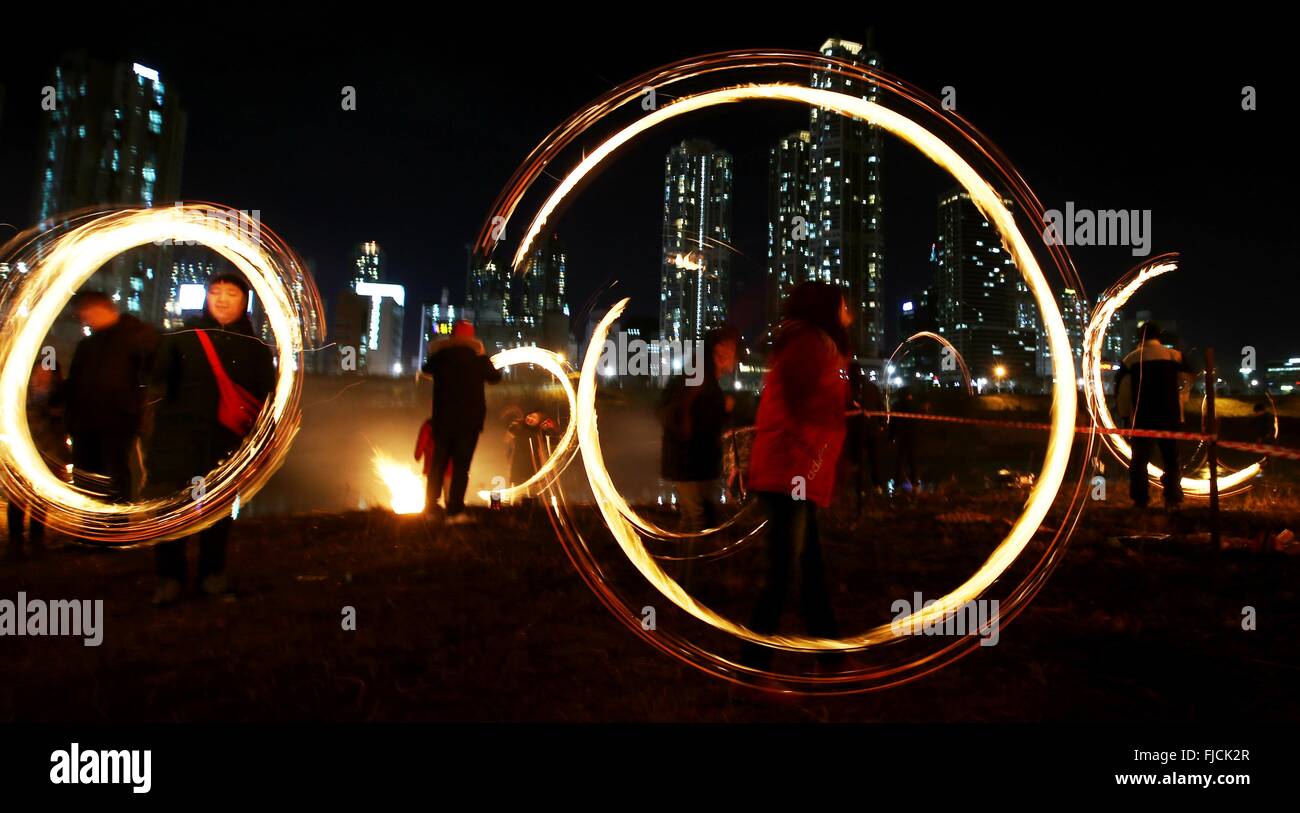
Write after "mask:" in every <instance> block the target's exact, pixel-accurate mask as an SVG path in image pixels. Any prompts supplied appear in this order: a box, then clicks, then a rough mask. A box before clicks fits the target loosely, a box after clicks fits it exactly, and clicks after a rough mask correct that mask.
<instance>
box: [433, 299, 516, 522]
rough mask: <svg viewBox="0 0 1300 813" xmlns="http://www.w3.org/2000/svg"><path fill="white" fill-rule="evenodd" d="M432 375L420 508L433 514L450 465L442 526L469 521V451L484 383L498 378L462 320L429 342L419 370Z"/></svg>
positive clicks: (480, 417) (483, 406) (479, 423)
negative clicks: (428, 450)
mask: <svg viewBox="0 0 1300 813" xmlns="http://www.w3.org/2000/svg"><path fill="white" fill-rule="evenodd" d="M422 369H423V371H424V372H425V373H428V374H429V375H431V376H433V465H432V467H431V474H432V476H430V477H429V480H428V499H427V500H426V502H425V510H426V511H427V512H429V513H432V512H433V510H434V506H435V505H437V502H438V497H439V496H440V495H441V494H442V492H443V488H442V482H441V476H440V474H441V472H442V471H443V470H444V469H445V468H446V466H447V461H449V460H450V461H451V481H450V483H449V485H448V486H447V488H446V495H445V498H444V502H445V507H446V511H447V523H448V524H449V525H456V524H460V523H462V522H468V521H469V516H468V515H467V514H466V513H465V489H466V488H468V487H469V466H470V463H471V462H472V461H473V459H474V447H475V446H477V445H478V436H479V434H480V433H482V431H483V421H484V419H485V418H486V417H487V398H486V397H485V395H484V393H483V387H484V385H485V384H495V383H497V382H498V381H500V380H501V371H500V370H498V369H496V368H495V367H493V366H492V361H491V360H490V359H489V358H488V357H487V355H486V354H485V353H484V350H483V343H482V342H480V341H479V340H478V339H476V338H474V326H473V325H472V324H470V323H469V322H466V321H464V320H461V321H459V322H457V323H456V324H455V325H453V326H452V330H451V336H450V337H448V338H446V339H442V340H440V341H437V342H434V343H433V344H432V345H431V346H430V348H429V358H428V359H426V360H425V362H424V367H423V368H422Z"/></svg>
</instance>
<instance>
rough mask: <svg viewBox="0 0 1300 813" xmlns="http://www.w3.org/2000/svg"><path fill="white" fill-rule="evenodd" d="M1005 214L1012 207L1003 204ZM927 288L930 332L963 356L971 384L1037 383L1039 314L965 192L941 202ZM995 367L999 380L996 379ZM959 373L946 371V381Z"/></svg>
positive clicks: (1024, 385) (1007, 201)
mask: <svg viewBox="0 0 1300 813" xmlns="http://www.w3.org/2000/svg"><path fill="white" fill-rule="evenodd" d="M1003 204H1005V205H1006V206H1007V208H1008V209H1010V208H1011V207H1012V205H1013V202H1012V201H1011V200H1010V199H1003ZM934 260H935V282H934V286H933V288H932V293H933V305H932V307H933V308H934V314H935V324H936V329H937V330H938V332H939V333H942V334H943V335H944V336H946V337H947V338H948V340H949V341H950V342H952V344H953V346H954V347H956V348H957V351H958V352H960V353H961V355H962V357H963V358H964V359H965V360H966V364H967V365H968V366H969V368H970V373H971V375H972V376H973V377H974V378H976V379H980V378H983V379H986V380H987V381H988V382H989V383H994V382H997V381H998V379H999V378H1000V379H1002V382H1003V383H1008V384H1011V385H1012V386H1014V387H1015V388H1016V389H1032V388H1036V387H1037V385H1038V377H1037V364H1036V362H1037V353H1038V335H1037V329H1036V320H1037V313H1036V311H1035V310H1034V302H1033V299H1032V298H1030V296H1029V290H1028V288H1027V286H1026V285H1025V283H1024V281H1023V280H1022V279H1021V277H1020V272H1019V271H1018V270H1017V268H1016V265H1015V262H1014V261H1013V260H1012V259H1011V255H1010V254H1009V253H1008V252H1007V251H1006V250H1005V249H1004V248H1003V247H1002V240H1001V238H1000V237H999V236H998V231H997V229H995V228H993V226H992V224H990V223H989V222H988V220H987V219H986V218H985V217H984V215H983V214H982V213H981V212H980V211H979V208H978V207H976V206H975V203H974V202H973V201H972V200H971V198H970V195H969V194H968V193H966V192H965V191H963V190H954V191H952V192H949V193H948V194H946V195H943V196H941V197H940V199H939V236H938V241H937V243H936V245H935V251H934ZM999 368H1001V370H1002V375H1001V376H999V375H998V374H997V371H998V369H999ZM959 376H960V373H959V372H957V371H952V370H948V371H947V374H945V375H941V378H942V379H943V380H944V381H945V383H946V382H950V381H955V380H957V379H958V378H959Z"/></svg>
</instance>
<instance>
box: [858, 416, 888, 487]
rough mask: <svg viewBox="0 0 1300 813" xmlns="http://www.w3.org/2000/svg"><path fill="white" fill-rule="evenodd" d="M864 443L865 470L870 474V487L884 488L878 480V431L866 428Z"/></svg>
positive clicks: (883, 484)
mask: <svg viewBox="0 0 1300 813" xmlns="http://www.w3.org/2000/svg"><path fill="white" fill-rule="evenodd" d="M864 441H865V443H864V444H863V447H864V451H865V452H866V459H867V469H868V471H870V472H871V485H873V486H875V487H876V488H884V486H885V483H884V481H883V480H881V478H880V430H878V429H876V428H874V427H871V426H868V427H867V432H866V435H865V437H864Z"/></svg>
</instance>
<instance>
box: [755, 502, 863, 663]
mask: <svg viewBox="0 0 1300 813" xmlns="http://www.w3.org/2000/svg"><path fill="white" fill-rule="evenodd" d="M758 497H759V499H760V500H761V501H762V503H763V506H764V507H765V508H766V509H767V518H768V519H767V522H768V525H767V529H768V530H767V539H766V546H765V552H766V555H767V575H766V578H765V580H764V583H763V589H762V590H761V591H760V592H759V595H758V603H757V604H755V605H754V613H753V615H752V616H751V617H750V622H749V628H750V629H751V630H753V631H754V632H757V633H759V634H762V635H771V634H772V633H774V632H776V629H777V625H778V624H779V623H780V621H781V612H782V610H784V609H785V601H786V597H787V596H788V594H789V592H790V583H791V581H792V580H793V575H794V568H795V561H796V560H798V563H799V572H800V580H799V594H800V605H801V606H800V612H801V614H802V615H803V620H804V626H805V628H806V629H807V631H808V634H809V635H811V636H814V637H817V638H837V637H839V631H838V627H837V625H836V623H835V613H834V611H833V610H832V609H831V599H830V594H829V593H828V592H827V591H826V569H825V566H824V565H823V563H822V549H821V542H820V540H819V539H818V535H817V506H816V505H814V504H813V503H812V502H809V501H808V500H796V499H794V498H793V497H790V496H789V495H787V494H773V493H766V492H762V493H759V494H758ZM741 660H742V662H743V663H745V664H746V665H748V666H752V667H755V668H759V669H767V668H768V667H769V666H770V665H771V662H772V650H771V649H769V648H767V647H765V646H760V645H758V644H753V643H746V644H745V647H744V650H743V651H742V653H741Z"/></svg>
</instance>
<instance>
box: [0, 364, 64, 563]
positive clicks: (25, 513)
mask: <svg viewBox="0 0 1300 813" xmlns="http://www.w3.org/2000/svg"><path fill="white" fill-rule="evenodd" d="M62 385H63V375H62V373H61V372H60V370H59V368H58V366H57V365H56V366H52V367H48V368H47V367H46V366H45V364H44V362H43V361H38V362H37V363H36V365H35V366H34V367H33V368H32V375H31V379H30V380H29V382H28V384H27V424H28V427H29V428H30V430H31V433H32V442H33V444H35V446H36V450H37V451H38V452H40V453H41V457H42V458H43V459H44V460H45V462H46V464H47V465H49V467H50V469H51V470H52V471H54V473H55V474H56V475H57V476H58V477H59V478H60V479H62V478H64V476H65V475H64V472H63V471H62V469H63V466H64V465H66V461H67V457H68V446H67V442H66V441H67V431H66V430H65V428H64V422H63V411H62V407H60V406H59V394H60V389H61V387H62ZM6 513H7V515H8V516H7V519H8V521H9V543H8V545H7V546H6V548H5V558H6V559H19V558H22V556H23V555H24V553H25V551H24V549H23V545H24V542H26V543H27V544H28V548H27V551H26V552H30V553H31V554H33V555H40V554H41V553H42V552H43V551H44V550H45V522H44V520H45V514H44V512H43V511H42V509H41V508H40V507H38V506H33V507H31V508H30V509H27V508H24V506H23V505H22V504H21V503H19V502H17V501H16V500H15V499H14V498H13V497H12V496H10V497H9V504H8V510H7V512H6ZM24 522H26V524H27V527H26V528H24V527H23V526H24Z"/></svg>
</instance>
